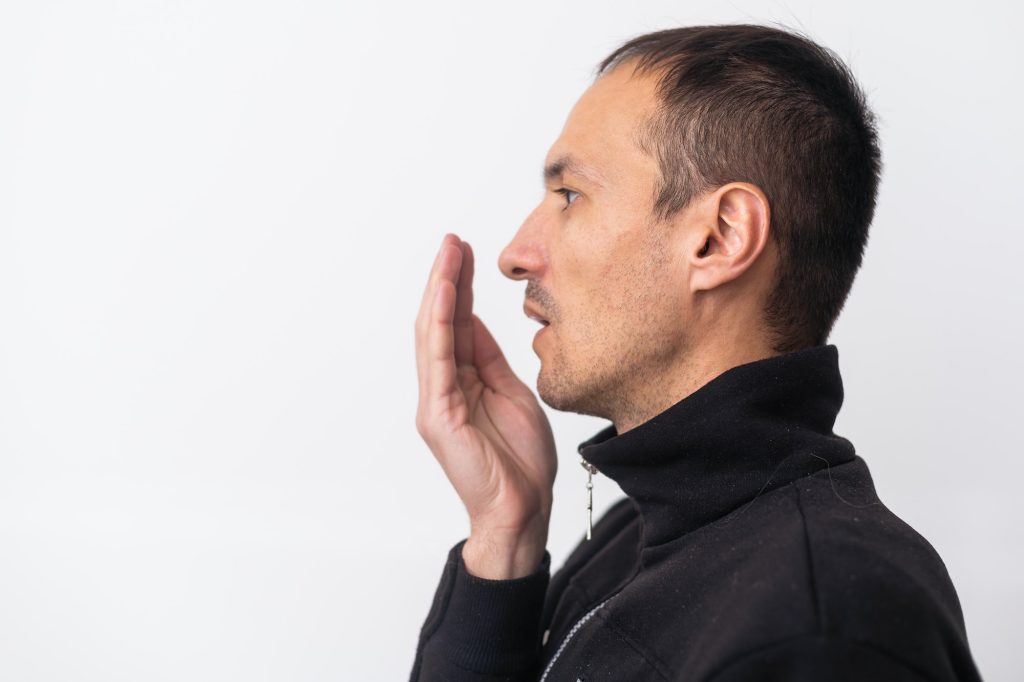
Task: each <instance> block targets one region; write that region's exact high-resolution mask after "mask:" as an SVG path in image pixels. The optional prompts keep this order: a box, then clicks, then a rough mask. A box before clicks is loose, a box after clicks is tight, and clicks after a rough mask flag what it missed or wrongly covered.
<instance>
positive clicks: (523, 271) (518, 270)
mask: <svg viewBox="0 0 1024 682" xmlns="http://www.w3.org/2000/svg"><path fill="white" fill-rule="evenodd" d="M512 274H513V275H525V274H526V268H512Z"/></svg>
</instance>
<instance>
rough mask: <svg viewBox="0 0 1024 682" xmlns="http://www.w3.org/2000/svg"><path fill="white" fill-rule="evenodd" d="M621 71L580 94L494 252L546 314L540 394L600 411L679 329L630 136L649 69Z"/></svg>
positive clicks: (642, 169)
mask: <svg viewBox="0 0 1024 682" xmlns="http://www.w3.org/2000/svg"><path fill="white" fill-rule="evenodd" d="M631 71H632V69H631V68H629V67H628V66H626V65H623V66H620V67H619V68H616V69H614V70H612V71H611V72H609V73H607V74H605V75H603V76H601V77H600V78H599V79H598V80H597V81H596V82H595V83H594V84H593V85H592V86H591V87H590V88H589V89H588V90H587V91H586V92H585V93H584V94H583V95H582V96H581V97H580V99H579V101H578V102H577V103H576V105H575V106H574V107H573V109H572V111H571V112H570V114H569V117H568V120H567V121H566V123H565V126H564V127H563V129H562V132H561V135H560V136H559V137H558V139H557V140H556V141H555V143H554V144H553V145H552V146H551V149H550V150H549V152H548V155H547V158H546V160H545V171H546V172H545V176H546V177H545V193H544V197H543V198H542V200H541V202H540V204H539V205H538V206H537V207H536V208H535V209H534V210H533V212H532V213H530V215H529V216H528V217H527V218H526V220H525V221H524V222H523V224H522V227H521V228H520V229H519V231H518V233H517V234H516V235H515V238H514V239H513V240H512V242H511V243H510V244H509V245H508V246H507V247H506V248H505V249H504V251H503V252H502V254H501V257H500V259H499V267H500V268H501V270H502V272H503V273H504V274H505V275H506V276H508V277H510V278H513V279H525V280H528V283H527V289H526V301H527V304H526V305H527V306H528V307H530V308H533V312H534V313H535V314H536V315H539V316H540V317H541V318H543V319H544V320H547V321H548V322H549V324H548V325H547V326H545V327H544V328H543V329H542V330H541V332H540V333H539V334H538V336H537V337H536V338H535V340H534V350H535V352H536V353H537V355H538V356H539V358H540V360H541V370H540V374H539V376H538V379H537V391H538V393H539V394H540V397H541V399H542V400H544V402H545V403H547V404H548V405H550V406H551V407H553V408H555V409H559V410H568V411H573V412H579V413H581V414H592V415H597V416H606V417H607V416H609V414H610V413H611V412H612V410H622V409H623V404H622V403H623V400H624V399H625V398H626V397H627V396H629V395H630V390H629V388H630V385H631V384H633V383H635V382H643V381H644V380H645V378H649V375H650V374H652V373H656V372H657V371H658V370H659V368H660V369H664V365H665V363H666V362H668V361H670V359H671V358H673V357H675V356H677V355H678V354H679V352H680V346H681V345H682V344H683V343H685V339H686V329H685V328H684V326H683V318H682V316H680V315H678V314H677V313H678V311H679V305H680V301H679V300H678V297H677V296H675V295H674V292H676V291H677V290H678V289H679V287H678V286H676V284H678V282H677V278H676V274H675V272H676V269H675V268H674V267H673V258H672V253H671V252H670V250H669V249H666V248H664V247H665V244H664V242H665V238H664V235H663V234H662V233H661V230H663V229H664V228H663V227H661V226H658V225H655V224H654V223H653V219H652V217H651V215H650V212H651V207H652V202H653V196H654V191H655V185H656V181H657V178H658V167H657V162H656V160H655V159H654V158H652V157H650V156H647V155H645V154H644V153H643V152H642V151H641V150H640V149H639V148H637V147H636V145H635V143H634V142H633V141H632V139H631V137H630V136H631V133H632V131H633V130H634V129H635V127H636V125H637V123H638V122H639V121H640V120H641V117H642V116H644V115H646V114H648V113H650V111H651V109H652V107H654V106H655V104H656V100H655V93H654V90H653V80H652V79H650V78H646V77H645V78H640V77H634V78H630V77H629V76H630V74H631Z"/></svg>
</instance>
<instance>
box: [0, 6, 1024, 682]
mask: <svg viewBox="0 0 1024 682" xmlns="http://www.w3.org/2000/svg"><path fill="white" fill-rule="evenodd" d="M1011 6H1012V5H1011V3H1009V2H1007V3H1005V4H1000V3H993V2H989V3H983V4H980V5H978V4H975V5H974V6H972V8H970V9H968V8H967V6H966V5H963V4H962V3H957V4H949V5H942V4H941V3H934V2H929V3H920V4H919V5H918V7H917V8H911V7H910V6H908V5H907V4H905V3H894V2H879V3H871V2H858V3H848V2H842V3H840V2H836V3H834V4H821V3H812V2H787V3H782V2H740V1H738V0H737V1H734V2H731V3H721V2H703V3H699V2H688V3H682V2H674V3H669V2H659V3H654V2H650V3H642V4H639V5H638V4H637V3H626V2H595V1H594V0H587V1H585V2H582V1H581V2H566V3H552V2H538V3H527V4H522V3H514V4H512V3H503V4H497V3H480V2H468V1H467V2H462V3H453V2H447V3H421V2H406V3H402V4H399V3H394V2H391V3H376V4H374V5H373V6H372V7H371V6H370V5H369V4H365V5H364V6H356V5H353V4H352V3H342V2H312V1H303V2H299V1H296V0H287V1H285V0H280V1H278V2H254V1H253V0H246V1H244V2H242V1H238V2H207V1H203V2H196V1H182V0H174V1H173V2H172V1H168V2H162V3H158V2H151V1H146V2H143V1H140V0H124V1H123V2H112V1H110V0H102V1H100V0H95V1H92V2H88V3H84V2H53V1H44V0H32V1H31V2H29V1H28V0H22V1H20V2H13V1H11V0H4V2H2V4H0V325H2V330H0V679H3V680H12V681H25V682H28V681H35V680H103V681H113V680H124V681H129V680H130V681H133V682H135V681H138V680H153V681H157V680H183V681H184V680H188V681H203V680H247V681H257V680H400V679H406V678H407V676H408V673H409V670H410V668H411V665H412V660H413V654H414V650H415V645H416V637H417V633H418V630H419V627H420V625H421V623H422V620H423V618H424V617H425V616H426V613H427V610H428V608H429V605H430V600H431V597H432V595H433V591H434V587H435V585H436V583H437V579H438V578H439V576H440V572H441V568H442V565H443V562H444V558H445V554H446V553H447V551H448V549H449V548H450V547H451V545H452V544H454V543H455V542H456V541H458V540H459V539H461V538H462V537H463V536H464V535H465V534H466V532H467V530H468V528H467V524H466V519H465V515H464V511H463V509H462V507H461V503H460V502H459V501H458V499H457V498H456V496H455V494H454V493H453V491H452V490H451V488H450V486H449V484H448V481H447V479H446V478H445V477H444V475H443V473H442V472H441V470H440V468H439V467H438V466H437V465H436V463H435V462H434V460H433V458H432V456H431V454H430V452H429V451H428V450H427V449H426V447H425V446H424V445H423V444H422V443H421V441H420V440H419V436H418V434H417V433H416V430H415V426H414V414H415V408H416V375H415V363H414V356H413V333H412V332H413V320H414V318H415V315H416V310H417V307H418V304H419V300H420V296H421V293H422V289H423V283H424V281H425V278H426V274H427V272H428V270H429V267H430V265H431V262H432V260H433V257H434V253H435V251H436V249H437V246H438V244H439V243H440V240H441V237H442V236H443V234H444V233H445V232H446V231H454V232H456V233H457V234H459V235H460V236H462V237H464V238H465V239H467V240H469V241H470V242H471V243H472V244H473V245H474V248H475V250H476V253H477V258H478V278H477V282H478V284H477V290H476V291H477V296H476V301H477V312H478V313H479V314H480V315H481V317H483V319H484V320H485V321H486V322H487V323H488V324H489V325H490V327H491V328H492V330H493V331H494V333H495V336H496V337H497V338H498V340H499V341H500V342H501V343H502V345H503V347H504V348H505V351H506V354H507V355H508V357H509V359H510V361H511V363H512V365H513V367H514V368H515V369H516V370H517V371H518V372H520V375H521V376H523V377H524V378H525V379H527V380H528V381H529V382H530V383H533V381H534V380H535V377H536V373H537V369H538V366H539V365H538V362H537V359H536V357H535V356H534V354H533V351H532V350H531V347H530V341H531V338H532V335H533V332H534V331H535V329H536V324H535V323H534V322H532V321H530V320H528V319H526V318H525V317H524V316H523V315H522V312H521V304H522V298H523V289H524V285H522V284H521V283H518V284H516V283H512V282H509V281H508V280H506V279H504V278H503V277H502V276H501V274H500V273H499V271H498V269H497V265H496V264H497V257H498V253H499V251H500V249H501V248H502V247H503V246H504V245H505V244H506V243H507V242H508V240H509V239H511V237H512V235H513V233H514V232H515V230H516V229H517V227H518V226H519V224H520V222H521V221H522V219H523V218H524V217H525V216H526V215H527V213H528V212H529V211H530V210H531V209H532V207H533V206H534V204H535V203H536V201H537V200H538V199H539V198H540V196H541V183H540V168H541V163H542V161H543V158H544V154H545V152H546V151H547V149H548V147H549V145H550V144H551V143H552V142H553V141H554V139H555V138H556V137H557V135H558V132H559V131H560V129H561V126H562V124H563V122H564V120H565V117H566V115H567V114H568V112H569V109H570V107H571V106H572V104H573V102H575V100H576V98H577V97H578V96H579V95H580V94H581V93H582V91H583V90H584V89H585V88H586V87H587V85H588V84H589V82H590V77H591V74H592V72H593V68H594V66H595V65H596V64H597V63H598V62H599V61H600V60H601V59H602V58H603V57H604V56H605V55H606V54H607V53H608V52H610V51H611V50H612V49H614V48H615V47H616V46H617V45H618V44H620V43H621V42H622V41H624V40H626V39H628V38H630V37H632V36H634V35H636V34H639V33H643V32H646V31H650V30H655V29H660V28H667V27H671V26H678V25H684V24H699V23H726V22H730V23H731V22H755V23H766V22H772V21H781V22H783V23H785V24H786V25H789V26H792V27H795V28H801V29H803V30H805V31H807V32H809V33H810V34H811V36H812V37H813V38H815V39H816V40H818V41H820V42H821V43H823V44H824V45H826V46H828V47H830V48H832V49H834V50H835V51H836V52H837V53H838V54H839V55H840V56H841V57H842V58H843V59H844V60H846V61H847V62H848V63H849V64H850V65H851V66H852V67H853V69H854V71H855V73H856V74H857V76H858V78H859V79H860V82H861V83H862V85H863V86H864V88H865V90H866V91H867V93H868V96H869V98H870V101H871V104H872V105H873V107H874V108H875V110H876V111H877V113H878V115H879V118H880V132H881V138H882V144H883V153H884V163H885V171H884V180H883V184H882V187H881V194H880V198H879V206H878V211H877V215H876V219H875V222H874V225H873V228H872V234H871V239H870V243H869V246H868V251H867V255H866V261H865V265H864V267H863V269H862V270H861V272H860V274H859V276H858V279H857V281H856V284H855V286H854V289H853V292H852V294H851V297H850V299H849V302H848V303H847V305H846V308H845V310H844V311H843V314H842V316H841V318H840V320H839V323H838V325H837V327H836V329H835V331H834V333H833V335H832V336H831V338H830V339H829V341H830V342H831V343H835V344H836V345H837V346H838V348H839V351H840V367H841V370H842V373H843V377H844V381H845V388H846V400H845V404H844V407H843V410H842V412H841V413H840V416H839V419H838V421H837V425H836V432H837V433H839V434H841V435H844V436H846V437H847V438H849V439H850V440H852V441H853V443H854V444H855V446H856V447H857V450H858V452H859V454H860V455H861V456H863V457H864V458H865V460H866V461H867V462H868V464H869V465H870V467H871V471H872V473H873V475H874V477H875V481H876V485H877V489H878V491H879V494H880V495H881V497H882V499H883V501H885V502H886V503H887V504H888V506H889V507H890V508H891V509H893V511H895V512H896V513H897V514H898V515H900V516H901V517H902V518H903V519H905V520H906V521H907V522H908V523H910V524H911V525H912V526H914V527H915V528H916V529H917V530H918V531H919V532H921V533H922V534H923V535H924V536H925V537H926V538H928V539H929V540H930V541H931V542H932V544H933V545H934V546H935V547H936V549H937V550H938V551H939V553H940V554H941V555H942V557H943V559H944V560H945V562H946V565H947V567H948V570H949V573H950V575H951V577H952V579H953V582H954V584H955V586H956V587H957V589H958V591H959V595H960V599H961V601H962V605H963V610H964V613H965V617H966V621H967V629H968V635H969V638H970V643H971V646H972V649H973V652H974V655H975V657H976V660H977V662H978V665H979V667H980V669H981V672H982V674H983V676H985V678H986V679H989V680H1009V679H1012V677H1013V674H1014V671H1015V670H1018V669H1019V663H1018V661H1019V655H1018V654H1019V651H1018V648H1019V644H1018V639H1019V635H1020V627H1019V624H1020V618H1019V616H1020V610H1021V607H1022V606H1024V603H1022V590H1024V582H1022V579H1021V578H1020V565H1021V561H1022V559H1024V556H1022V550H1021V538H1022V537H1024V534H1022V532H1021V530H1020V524H1021V509H1022V503H1021V500H1020V495H1021V494H1020V490H1021V480H1022V476H1024V466H1022V464H1021V459H1020V454H1021V446H1020V444H1019V443H1020V436H1019V431H1018V427H1019V426H1020V422H1021V400H1020V397H1019V396H1020V393H1019V391H1020V388H1019V387H1020V385H1021V379H1022V376H1021V374H1022V372H1021V369H1022V362H1021V354H1020V353H1021V351H1020V349H1021V342H1020V339H1021V335H1022V323H1021V317H1020V314H1021V308H1022V306H1021V294H1020V292H1021V290H1022V288H1024V274H1022V268H1021V248H1022V247H1024V238H1022V237H1021V228H1022V221H1021V217H1020V216H1021V208H1020V203H1019V198H1018V197H1019V194H1020V188H1021V183H1022V182H1024V174H1022V172H1021V167H1020V164H1021V158H1022V157H1024V149H1022V142H1021V134H1020V127H1019V123H1020V118H1019V117H1020V106H1021V97H1020V74H1021V66H1022V59H1021V48H1020V41H1019V36H1018V25H1019V22H1020V19H1021V16H1020V10H1019V9H1017V8H1013V9H1011ZM550 414H551V418H552V421H553V424H554V428H555V433H556V438H557V442H558V446H559V450H560V453H561V469H560V472H559V478H558V481H557V484H556V485H557V489H556V506H555V510H554V515H555V516H554V521H553V527H552V533H551V541H550V545H549V548H550V551H551V553H552V556H553V559H554V565H555V566H556V567H557V566H558V565H560V564H561V561H562V560H563V559H564V557H565V556H566V554H567V552H568V551H569V549H570V548H571V547H572V545H573V544H574V543H575V542H576V541H577V540H578V539H579V538H580V535H581V533H582V532H583V527H584V526H583V524H584V514H583V511H582V505H583V500H584V483H585V475H584V473H583V471H582V469H580V468H579V467H578V465H577V461H578V459H577V456H576V452H575V447H576V445H577V443H579V442H580V441H582V440H584V439H585V438H588V437H589V436H591V435H593V433H595V432H596V431H597V430H598V429H600V428H601V427H603V426H604V425H605V422H602V421H599V420H596V419H593V418H589V417H582V416H579V415H572V414H562V413H554V412H550ZM596 486H597V491H596V494H597V506H598V507H599V510H603V509H604V508H605V507H607V505H608V504H610V503H611V502H612V501H613V499H615V498H616V497H617V496H618V494H619V493H618V491H617V490H615V489H614V486H613V484H612V483H611V482H610V481H608V480H607V479H604V478H598V479H597V480H596Z"/></svg>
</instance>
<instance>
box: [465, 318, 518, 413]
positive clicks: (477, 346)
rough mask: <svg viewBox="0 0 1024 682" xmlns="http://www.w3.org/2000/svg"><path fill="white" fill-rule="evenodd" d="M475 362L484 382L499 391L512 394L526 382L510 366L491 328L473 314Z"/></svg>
mask: <svg viewBox="0 0 1024 682" xmlns="http://www.w3.org/2000/svg"><path fill="white" fill-rule="evenodd" d="M473 335H474V337H473V351H474V355H473V364H475V365H476V368H477V372H479V374H480V378H481V379H482V380H483V382H484V383H485V384H486V385H487V386H490V387H491V388H492V389H494V390H495V391H498V392H499V393H505V394H511V393H512V392H513V391H515V390H518V389H521V388H522V387H523V386H524V384H523V382H522V381H520V380H519V377H517V376H516V375H515V372H513V371H512V368H511V367H509V364H508V360H506V359H505V354H504V353H502V352H501V347H500V346H498V342H497V341H495V340H494V337H493V336H492V335H491V332H490V330H488V329H487V326H486V325H485V324H484V322H483V320H481V319H480V318H479V317H477V316H476V315H473Z"/></svg>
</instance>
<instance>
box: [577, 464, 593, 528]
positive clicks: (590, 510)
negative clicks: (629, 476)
mask: <svg viewBox="0 0 1024 682" xmlns="http://www.w3.org/2000/svg"><path fill="white" fill-rule="evenodd" d="M580 466H582V467H583V468H584V469H586V470H587V539H588V540H589V539H590V535H591V531H592V530H593V528H594V474H596V473H597V467H595V466H594V465H593V464H591V463H590V462H588V461H587V460H585V459H583V457H582V456H580Z"/></svg>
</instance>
